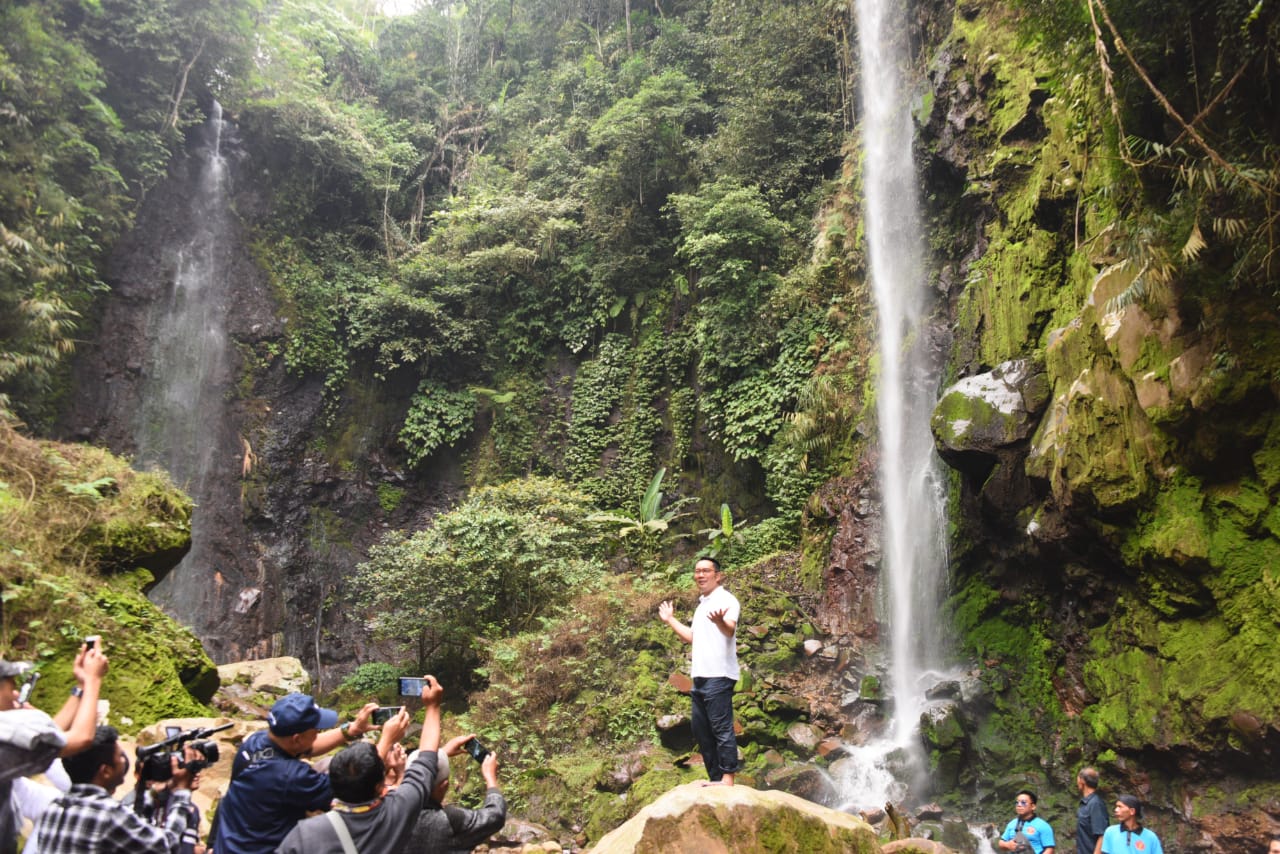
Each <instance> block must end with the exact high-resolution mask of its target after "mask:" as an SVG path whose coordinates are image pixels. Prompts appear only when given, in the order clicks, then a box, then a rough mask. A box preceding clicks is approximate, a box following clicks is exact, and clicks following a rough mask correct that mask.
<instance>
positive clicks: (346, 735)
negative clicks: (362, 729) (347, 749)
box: [338, 721, 360, 742]
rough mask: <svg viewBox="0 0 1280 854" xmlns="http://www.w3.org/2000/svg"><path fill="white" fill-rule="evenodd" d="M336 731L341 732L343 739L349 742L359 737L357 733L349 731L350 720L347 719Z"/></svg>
mask: <svg viewBox="0 0 1280 854" xmlns="http://www.w3.org/2000/svg"><path fill="white" fill-rule="evenodd" d="M338 731H339V732H341V733H342V737H343V739H344V740H346V741H349V742H350V741H355V740H356V739H358V738H360V734H359V733H356V732H352V731H351V721H347V722H346V723H345V724H343V725H342V726H340V727H338Z"/></svg>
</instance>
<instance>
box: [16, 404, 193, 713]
mask: <svg viewBox="0 0 1280 854" xmlns="http://www.w3.org/2000/svg"><path fill="white" fill-rule="evenodd" d="M0 429H2V430H3V436H0V438H3V440H4V443H5V450H4V453H3V454H2V455H0V486H3V487H4V488H3V489H0V493H2V494H4V495H16V496H17V497H18V498H19V499H21V500H13V501H7V502H4V503H3V504H0V513H2V514H3V516H2V518H0V521H3V523H4V530H5V532H6V537H5V540H4V542H3V549H2V550H0V585H2V586H3V592H4V617H5V619H4V622H3V624H2V625H3V637H0V651H2V652H3V654H4V655H5V657H6V658H12V659H30V660H33V661H35V662H36V664H37V666H38V667H39V669H40V673H41V679H40V682H39V683H38V684H37V686H36V689H35V692H34V694H33V702H34V703H35V704H36V705H37V706H38V707H40V708H43V709H45V710H47V711H49V712H51V713H52V712H54V711H56V710H57V709H58V708H60V707H61V706H62V703H63V701H64V699H65V698H66V697H67V695H68V693H69V691H70V689H71V688H72V686H73V685H74V684H75V678H74V676H73V674H72V663H73V661H74V659H75V656H76V654H77V652H78V650H79V648H80V644H81V641H82V639H83V638H84V637H85V636H86V635H90V634H97V635H101V636H102V638H103V648H104V650H105V651H106V654H107V656H108V657H109V659H110V669H109V671H108V673H107V676H106V679H105V680H104V682H103V687H102V695H101V696H102V699H105V700H107V701H108V702H109V703H110V713H109V721H110V722H111V723H112V724H113V725H115V726H117V727H118V728H120V729H121V730H124V731H127V732H132V731H136V730H137V729H140V728H142V727H144V726H147V725H149V724H151V723H154V722H155V721H157V720H160V719H163V718H174V717H192V716H205V715H209V714H211V713H212V710H211V709H210V708H209V707H208V705H207V703H208V701H209V699H210V698H211V697H212V696H213V693H214V691H215V690H217V687H218V673H217V669H216V668H215V667H214V665H213V662H212V661H211V660H210V659H209V657H208V655H206V654H205V651H204V649H203V647H202V646H201V645H200V642H199V641H198V640H197V639H196V637H195V636H194V635H193V634H192V633H191V632H190V631H189V630H187V629H185V628H183V627H182V626H180V625H178V624H177V623H176V622H174V621H173V620H171V619H170V618H169V617H167V616H166V615H165V614H164V613H163V612H162V611H160V609H159V608H157V607H156V606H155V605H154V604H152V603H151V602H150V601H149V600H148V599H147V597H146V596H145V594H144V590H146V589H147V588H148V587H150V586H151V585H152V584H153V583H154V581H155V575H154V574H153V572H166V571H168V570H169V569H171V568H172V567H173V566H174V565H175V564H176V563H177V562H178V560H180V559H181V557H182V555H183V554H185V553H186V551H187V550H188V549H189V547H190V542H191V526H190V522H191V508H192V503H191V499H190V498H189V497H188V496H186V495H185V494H184V493H183V492H182V491H181V490H179V489H177V488H176V487H174V486H173V485H172V484H171V483H170V482H169V480H168V479H167V477H165V476H164V475H163V474H159V473H150V472H146V473H143V472H136V471H134V470H132V469H131V468H130V467H129V465H128V463H126V462H125V461H124V460H122V459H121V458H119V457H117V456H115V455H113V454H111V453H109V452H107V451H105V450H102V449H100V448H94V447H90V446H87V445H71V444H64V443H59V442H49V441H39V440H34V439H29V438H27V437H25V436H22V435H21V434H19V433H18V432H17V431H16V430H14V429H13V428H12V427H11V425H9V424H7V423H6V424H4V425H2V427H0ZM23 475H25V476H23ZM11 483H21V484H23V486H22V488H20V489H17V490H15V489H10V488H9V485H10V484H11ZM27 484H30V486H27Z"/></svg>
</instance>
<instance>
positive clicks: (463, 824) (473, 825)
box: [404, 733, 507, 854]
mask: <svg viewBox="0 0 1280 854" xmlns="http://www.w3.org/2000/svg"><path fill="white" fill-rule="evenodd" d="M473 738H475V734H474V733H473V734H470V735H462V736H458V737H457V738H455V739H453V740H452V741H450V742H449V743H448V744H447V745H445V747H444V749H443V750H441V751H440V756H439V759H438V760H437V765H438V770H437V771H436V781H435V788H434V789H432V792H431V801H430V802H429V803H428V805H427V807H428V808H427V809H424V810H423V811H422V813H421V814H420V815H419V816H418V823H417V826H416V827H415V828H414V829H413V835H412V836H411V837H410V839H409V843H408V844H407V845H405V848H404V850H405V852H406V854H418V852H432V854H435V853H436V852H441V854H444V852H447V853H448V854H455V852H462V851H470V850H471V849H473V848H475V847H476V846H477V845H479V844H480V843H481V842H484V841H485V840H486V839H488V838H489V837H490V836H492V835H493V834H495V833H497V832H498V831H499V830H502V827H503V825H505V824H506V823H507V801H506V799H505V798H503V797H502V788H501V787H500V786H499V785H498V757H497V756H496V755H495V754H494V753H493V752H492V751H489V752H487V753H486V754H485V756H484V759H483V760H481V762H480V775H481V776H482V777H484V783H485V794H484V805H483V806H481V807H480V809H478V810H472V809H467V808H465V807H457V806H454V805H453V804H446V803H445V802H444V799H445V797H446V796H447V795H448V794H449V757H450V756H459V755H462V754H463V752H464V748H463V745H464V744H466V743H467V742H468V741H470V740H471V739H473Z"/></svg>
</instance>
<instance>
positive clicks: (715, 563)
mask: <svg viewBox="0 0 1280 854" xmlns="http://www.w3.org/2000/svg"><path fill="white" fill-rule="evenodd" d="M703 561H706V562H707V563H709V564H711V565H712V566H714V567H715V568H716V572H723V570H721V569H720V561H718V560H716V559H715V558H713V557H700V558H698V559H697V560H695V561H694V562H693V565H694V566H697V565H698V564H700V563H702V562H703Z"/></svg>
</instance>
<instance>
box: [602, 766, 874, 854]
mask: <svg viewBox="0 0 1280 854" xmlns="http://www.w3.org/2000/svg"><path fill="white" fill-rule="evenodd" d="M591 850H592V851H593V852H596V854H631V852H635V853H636V854H641V852H654V854H658V852H663V854H665V852H671V851H724V852H730V854H732V852H755V851H777V852H797V854H799V852H803V853H804V854H823V852H831V854H836V852H841V854H879V851H880V846H879V844H878V843H877V841H876V835H875V831H874V830H872V829H871V825H869V824H867V823H866V822H865V821H863V820H862V819H861V818H858V817H856V816H852V815H849V814H848V813H843V812H837V811H836V810H831V809H827V808H826V807H821V806H818V805H817V804H813V803H810V802H809V801H806V800H804V799H803V798H798V797H796V796H795V795H789V794H786V793H785V792H773V791H768V792H762V791H757V790H756V789H751V788H748V787H746V786H703V785H700V784H697V783H694V784H690V785H686V786H681V787H679V788H677V789H673V790H672V791H670V792H668V793H667V794H665V795H663V796H662V797H661V798H659V799H658V800H656V801H654V802H653V803H651V804H650V805H649V806H647V807H645V808H644V809H642V810H641V811H640V812H639V813H638V814H636V816H635V817H634V818H632V819H630V820H629V821H628V822H627V823H626V824H624V825H622V826H621V827H619V828H617V829H616V830H614V831H613V832H611V833H609V834H607V835H606V836H605V837H603V838H602V839H601V840H600V841H599V843H597V844H596V846H595V847H594V848H592V849H591Z"/></svg>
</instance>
